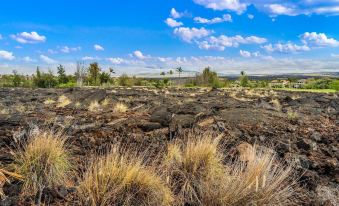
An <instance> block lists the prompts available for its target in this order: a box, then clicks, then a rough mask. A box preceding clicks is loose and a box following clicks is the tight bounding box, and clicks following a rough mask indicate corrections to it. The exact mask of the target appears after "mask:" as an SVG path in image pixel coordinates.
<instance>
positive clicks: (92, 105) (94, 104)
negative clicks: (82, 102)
mask: <svg viewBox="0 0 339 206" xmlns="http://www.w3.org/2000/svg"><path fill="white" fill-rule="evenodd" d="M100 108H101V106H100V104H99V102H98V101H93V102H91V103H90V105H89V106H88V110H89V111H91V112H97V111H99V110H100Z"/></svg>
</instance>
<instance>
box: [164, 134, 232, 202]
mask: <svg viewBox="0 0 339 206" xmlns="http://www.w3.org/2000/svg"><path fill="white" fill-rule="evenodd" d="M217 145H218V140H212V139H211V138H205V139H200V140H189V141H188V142H187V143H186V144H184V145H180V144H177V143H175V144H172V145H169V146H168V151H167V154H166V156H165V158H164V162H163V167H164V171H165V172H166V174H167V176H168V183H169V185H170V187H171V188H172V191H174V194H175V195H176V198H175V199H176V201H177V202H176V204H177V205H220V204H221V202H220V201H221V197H222V194H221V192H222V191H221V190H220V189H221V188H220V187H218V185H220V183H221V182H222V181H223V178H224V175H225V170H224V169H225V168H224V166H223V164H222V155H221V153H220V152H219V149H218V146H217Z"/></svg>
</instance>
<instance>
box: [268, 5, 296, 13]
mask: <svg viewBox="0 0 339 206" xmlns="http://www.w3.org/2000/svg"><path fill="white" fill-rule="evenodd" d="M264 7H266V8H267V9H268V12H269V13H270V14H271V15H288V16H296V15H297V14H298V13H297V11H296V10H295V8H292V7H288V6H285V5H282V4H266V5H264Z"/></svg>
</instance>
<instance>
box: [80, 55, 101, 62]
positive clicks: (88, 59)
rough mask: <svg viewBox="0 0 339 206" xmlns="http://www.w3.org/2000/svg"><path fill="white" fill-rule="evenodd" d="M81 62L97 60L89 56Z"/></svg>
mask: <svg viewBox="0 0 339 206" xmlns="http://www.w3.org/2000/svg"><path fill="white" fill-rule="evenodd" d="M81 60H83V61H93V60H97V58H96V57H91V56H84V57H82V58H81Z"/></svg>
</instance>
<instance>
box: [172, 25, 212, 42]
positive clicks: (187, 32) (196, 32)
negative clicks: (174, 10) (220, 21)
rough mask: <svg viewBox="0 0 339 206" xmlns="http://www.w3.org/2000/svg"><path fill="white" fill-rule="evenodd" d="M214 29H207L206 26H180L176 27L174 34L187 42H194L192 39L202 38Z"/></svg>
mask: <svg viewBox="0 0 339 206" xmlns="http://www.w3.org/2000/svg"><path fill="white" fill-rule="evenodd" d="M212 33H213V31H211V30H207V29H205V28H204V27H202V28H200V29H197V28H194V27H193V28H188V27H179V28H175V29H174V34H175V35H177V36H179V37H180V38H181V39H182V40H183V41H185V42H192V40H196V39H201V38H203V37H207V36H209V35H210V34H212Z"/></svg>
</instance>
